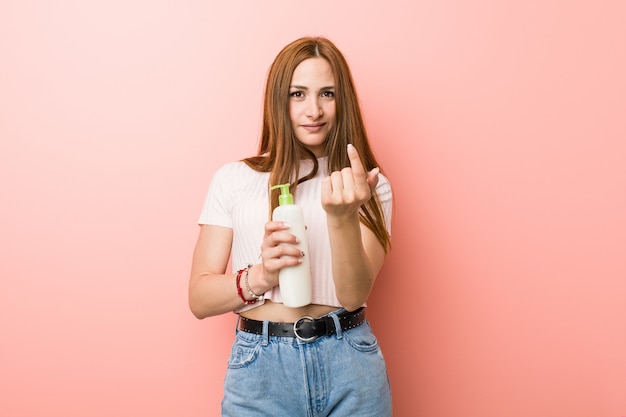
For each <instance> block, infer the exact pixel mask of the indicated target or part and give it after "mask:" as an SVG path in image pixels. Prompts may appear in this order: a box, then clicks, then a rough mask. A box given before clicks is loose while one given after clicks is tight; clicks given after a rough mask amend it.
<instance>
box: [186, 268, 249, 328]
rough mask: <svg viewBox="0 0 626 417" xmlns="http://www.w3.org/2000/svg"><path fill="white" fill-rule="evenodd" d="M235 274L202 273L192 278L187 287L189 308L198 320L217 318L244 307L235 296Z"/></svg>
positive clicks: (236, 295) (237, 296)
mask: <svg viewBox="0 0 626 417" xmlns="http://www.w3.org/2000/svg"><path fill="white" fill-rule="evenodd" d="M235 279H236V275H235V274H223V275H217V274H210V273H202V274H199V275H197V276H195V277H192V281H191V282H192V283H191V285H190V286H189V307H190V308H191V312H192V313H193V314H194V316H196V317H197V318H199V319H203V318H205V317H210V316H217V315H220V314H224V313H227V312H229V311H233V310H236V309H238V308H240V307H242V306H243V305H244V303H243V301H242V300H241V298H239V295H238V294H237V287H236V285H235Z"/></svg>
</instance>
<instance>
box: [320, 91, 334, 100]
mask: <svg viewBox="0 0 626 417" xmlns="http://www.w3.org/2000/svg"><path fill="white" fill-rule="evenodd" d="M321 95H322V97H325V98H334V97H335V92H334V91H322V94H321Z"/></svg>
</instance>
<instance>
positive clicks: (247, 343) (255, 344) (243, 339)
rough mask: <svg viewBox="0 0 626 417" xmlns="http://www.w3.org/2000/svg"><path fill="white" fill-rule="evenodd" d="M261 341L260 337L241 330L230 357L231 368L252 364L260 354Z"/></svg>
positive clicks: (229, 364)
mask: <svg viewBox="0 0 626 417" xmlns="http://www.w3.org/2000/svg"><path fill="white" fill-rule="evenodd" d="M260 349H261V342H260V340H259V339H258V338H256V337H254V336H252V337H251V336H250V335H248V334H246V333H244V334H242V332H239V333H238V334H237V338H236V339H235V343H233V348H232V350H231V352H230V358H229V359H228V367H229V368H230V369H237V368H243V367H245V366H248V365H250V364H251V363H252V362H254V361H255V359H256V358H257V357H258V356H259V350H260Z"/></svg>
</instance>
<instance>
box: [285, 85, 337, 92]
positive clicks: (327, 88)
mask: <svg viewBox="0 0 626 417" xmlns="http://www.w3.org/2000/svg"><path fill="white" fill-rule="evenodd" d="M289 88H295V89H298V90H308V89H309V87H305V86H303V85H291V86H289ZM334 88H335V86H334V85H329V86H327V87H322V88H320V91H324V90H332V89H334Z"/></svg>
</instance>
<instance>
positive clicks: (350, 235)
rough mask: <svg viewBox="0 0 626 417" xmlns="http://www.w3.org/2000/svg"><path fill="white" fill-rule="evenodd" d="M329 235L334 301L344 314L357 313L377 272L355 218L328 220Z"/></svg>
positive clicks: (358, 222)
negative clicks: (345, 312)
mask: <svg viewBox="0 0 626 417" xmlns="http://www.w3.org/2000/svg"><path fill="white" fill-rule="evenodd" d="M328 234H329V239H330V249H331V261H332V271H333V277H334V281H335V291H336V293H337V298H338V300H339V302H340V303H341V305H342V306H343V307H344V308H345V309H346V310H348V311H353V310H356V309H357V308H359V307H360V306H361V305H363V303H364V302H365V301H366V300H367V297H368V296H369V294H370V292H371V290H372V287H373V285H374V281H375V278H376V274H377V272H378V268H375V267H374V266H373V265H372V262H371V260H370V258H369V257H368V254H367V252H366V250H365V247H364V244H363V238H362V231H361V223H360V221H359V218H358V214H355V215H354V216H350V217H348V218H336V219H335V218H331V217H329V218H328Z"/></svg>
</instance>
